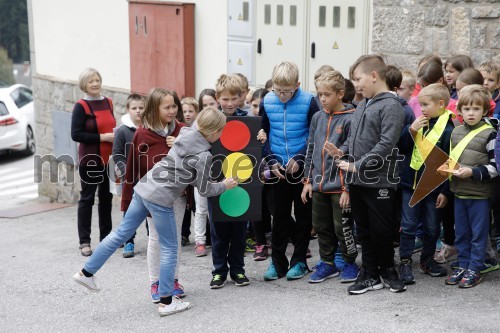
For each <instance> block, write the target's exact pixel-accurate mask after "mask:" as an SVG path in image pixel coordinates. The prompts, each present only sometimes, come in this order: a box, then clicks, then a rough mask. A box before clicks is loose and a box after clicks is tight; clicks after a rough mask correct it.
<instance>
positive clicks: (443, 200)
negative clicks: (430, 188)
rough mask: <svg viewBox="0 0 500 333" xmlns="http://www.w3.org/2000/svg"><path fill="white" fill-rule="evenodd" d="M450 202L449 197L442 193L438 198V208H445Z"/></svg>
mask: <svg viewBox="0 0 500 333" xmlns="http://www.w3.org/2000/svg"><path fill="white" fill-rule="evenodd" d="M447 203H448V198H447V197H446V195H444V194H442V193H440V194H439V195H438V197H437V200H436V208H444V207H445V206H446V204H447Z"/></svg>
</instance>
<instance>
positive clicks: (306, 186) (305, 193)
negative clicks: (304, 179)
mask: <svg viewBox="0 0 500 333" xmlns="http://www.w3.org/2000/svg"><path fill="white" fill-rule="evenodd" d="M308 195H309V198H312V195H313V186H312V184H311V183H309V184H304V188H303V189H302V194H301V195H300V197H301V198H302V202H303V203H306V202H307V196H308Z"/></svg>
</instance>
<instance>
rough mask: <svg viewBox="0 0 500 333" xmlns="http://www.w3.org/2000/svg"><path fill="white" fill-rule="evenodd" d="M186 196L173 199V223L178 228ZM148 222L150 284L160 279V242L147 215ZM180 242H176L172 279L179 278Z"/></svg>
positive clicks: (180, 223)
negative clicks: (175, 262) (175, 257)
mask: <svg viewBox="0 0 500 333" xmlns="http://www.w3.org/2000/svg"><path fill="white" fill-rule="evenodd" d="M186 199H187V198H186V196H182V197H178V198H177V199H176V200H175V201H174V215H175V223H176V225H177V228H180V226H181V225H182V220H183V213H184V211H185V207H186ZM147 219H148V224H149V226H150V227H149V239H148V270H149V281H150V283H151V284H153V283H155V282H156V281H158V280H159V279H160V260H161V259H160V258H161V256H160V252H161V250H160V242H159V238H158V232H156V227H155V224H154V222H153V221H152V220H153V219H152V218H151V217H148V218H147ZM180 246H181V242H179V241H178V242H177V253H178V254H177V265H176V266H175V276H174V279H178V278H179V262H180V261H181V258H180V257H181V249H180Z"/></svg>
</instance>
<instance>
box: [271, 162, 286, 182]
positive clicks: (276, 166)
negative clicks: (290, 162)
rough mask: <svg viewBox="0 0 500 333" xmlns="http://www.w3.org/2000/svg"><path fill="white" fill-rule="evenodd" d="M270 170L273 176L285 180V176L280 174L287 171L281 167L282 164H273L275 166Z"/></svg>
mask: <svg viewBox="0 0 500 333" xmlns="http://www.w3.org/2000/svg"><path fill="white" fill-rule="evenodd" d="M270 169H271V172H272V173H273V175H275V176H276V177H278V178H279V179H285V176H283V175H282V174H281V172H280V170H282V171H285V168H283V167H282V166H281V164H279V163H276V164H273V165H271V168H270Z"/></svg>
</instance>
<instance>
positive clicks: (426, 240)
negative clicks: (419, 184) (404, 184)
mask: <svg viewBox="0 0 500 333" xmlns="http://www.w3.org/2000/svg"><path fill="white" fill-rule="evenodd" d="M412 195H413V191H411V190H409V189H406V188H404V189H403V204H402V210H401V211H402V217H401V241H400V244H399V256H400V257H401V259H411V256H412V255H413V250H415V236H416V235H417V230H418V227H419V225H422V229H423V235H422V238H421V239H422V241H423V247H422V254H421V255H420V261H423V260H425V259H427V258H429V257H433V256H434V252H435V251H436V242H437V240H438V238H439V233H440V232H441V212H442V210H441V209H437V208H436V200H437V197H438V194H433V193H431V194H429V195H428V196H427V197H425V198H424V199H422V201H420V202H419V203H418V204H416V205H415V206H413V207H410V206H409V205H408V203H409V202H410V199H411V197H412Z"/></svg>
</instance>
